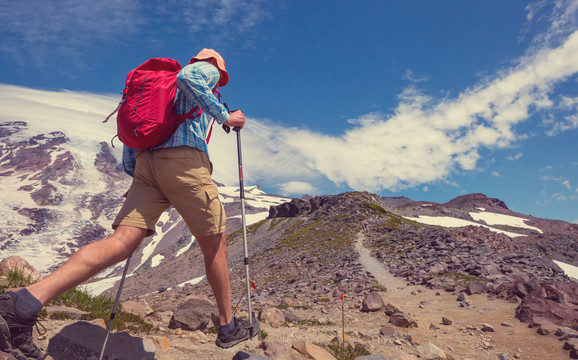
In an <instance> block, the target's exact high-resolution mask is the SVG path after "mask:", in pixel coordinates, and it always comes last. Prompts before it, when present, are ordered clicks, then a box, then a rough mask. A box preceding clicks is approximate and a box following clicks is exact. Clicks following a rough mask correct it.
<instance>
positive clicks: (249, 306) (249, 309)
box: [223, 103, 253, 326]
mask: <svg viewBox="0 0 578 360" xmlns="http://www.w3.org/2000/svg"><path fill="white" fill-rule="evenodd" d="M223 105H225V107H226V108H227V111H229V113H230V112H231V111H230V110H229V107H228V106H227V104H226V103H223ZM223 129H224V130H225V132H227V134H228V133H229V131H231V128H230V127H229V126H227V125H225V124H223ZM233 131H235V132H236V133H237V155H238V158H239V193H240V198H241V224H242V227H243V247H244V249H245V254H244V255H245V257H244V263H245V281H246V287H247V309H248V311H249V324H250V325H251V326H252V325H253V312H252V311H251V283H250V281H249V250H248V246H247V226H246V221H245V188H244V186H243V155H242V153H241V128H240V127H238V126H235V127H234V128H233Z"/></svg>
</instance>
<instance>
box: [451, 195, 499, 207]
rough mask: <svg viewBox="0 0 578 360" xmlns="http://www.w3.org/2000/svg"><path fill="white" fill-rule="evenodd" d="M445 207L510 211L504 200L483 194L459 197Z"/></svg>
mask: <svg viewBox="0 0 578 360" xmlns="http://www.w3.org/2000/svg"><path fill="white" fill-rule="evenodd" d="M444 205H445V206H448V207H456V208H462V209H469V210H473V209H476V208H484V209H486V210H489V209H493V210H499V209H502V210H509V208H508V206H506V203H504V202H503V201H502V200H500V199H496V198H490V197H487V196H486V195H485V194H482V193H474V194H467V195H462V196H458V197H457V198H455V199H452V200H450V201H448V202H447V203H445V204H444Z"/></svg>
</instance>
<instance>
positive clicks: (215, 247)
mask: <svg viewBox="0 0 578 360" xmlns="http://www.w3.org/2000/svg"><path fill="white" fill-rule="evenodd" d="M196 240H197V242H198V243H199V247H200V248H201V251H202V252H203V254H204V255H205V257H207V256H209V257H211V256H214V255H215V253H217V252H218V251H219V250H221V251H224V250H225V246H226V243H227V239H226V237H225V233H220V234H216V235H207V236H197V237H196Z"/></svg>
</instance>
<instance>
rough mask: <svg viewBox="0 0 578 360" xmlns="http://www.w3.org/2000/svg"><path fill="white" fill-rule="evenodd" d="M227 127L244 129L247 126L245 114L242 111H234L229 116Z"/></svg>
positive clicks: (226, 122)
mask: <svg viewBox="0 0 578 360" xmlns="http://www.w3.org/2000/svg"><path fill="white" fill-rule="evenodd" d="M225 125H227V126H230V127H232V128H235V127H238V128H240V129H242V128H243V125H245V114H243V112H242V111H241V110H235V111H233V112H232V113H230V114H229V120H227V121H225Z"/></svg>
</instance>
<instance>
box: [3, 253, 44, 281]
mask: <svg viewBox="0 0 578 360" xmlns="http://www.w3.org/2000/svg"><path fill="white" fill-rule="evenodd" d="M13 271H19V272H20V273H22V275H23V276H24V277H29V278H30V280H31V281H32V282H36V281H38V280H40V278H41V277H42V275H40V272H38V270H36V268H34V266H32V265H30V264H29V263H28V262H27V261H26V260H24V259H23V258H21V257H19V256H9V257H7V258H5V259H3V260H2V261H0V275H5V276H6V275H8V274H9V273H11V272H13Z"/></svg>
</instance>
